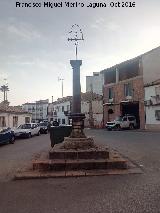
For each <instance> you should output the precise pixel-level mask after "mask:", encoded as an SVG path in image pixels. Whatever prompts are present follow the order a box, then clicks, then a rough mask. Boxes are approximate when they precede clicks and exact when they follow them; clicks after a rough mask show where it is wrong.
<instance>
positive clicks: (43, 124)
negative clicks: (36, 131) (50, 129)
mask: <svg viewBox="0 0 160 213" xmlns="http://www.w3.org/2000/svg"><path fill="white" fill-rule="evenodd" d="M39 125H40V126H47V125H48V124H47V122H45V123H40V124H39Z"/></svg>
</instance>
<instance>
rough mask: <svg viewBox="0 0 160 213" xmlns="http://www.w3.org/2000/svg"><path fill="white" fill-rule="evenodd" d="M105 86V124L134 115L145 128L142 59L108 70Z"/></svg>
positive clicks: (139, 125)
mask: <svg viewBox="0 0 160 213" xmlns="http://www.w3.org/2000/svg"><path fill="white" fill-rule="evenodd" d="M104 72H105V84H104V123H106V122H107V121H112V120H114V119H115V117H117V116H120V115H122V116H124V115H126V114H132V115H134V116H135V117H136V120H137V124H138V127H140V128H142V129H143V128H144V125H145V116H144V89H143V75H142V63H141V60H140V58H136V59H134V60H130V61H127V62H124V63H121V64H119V65H116V66H114V67H111V68H109V69H107V70H106V71H104Z"/></svg>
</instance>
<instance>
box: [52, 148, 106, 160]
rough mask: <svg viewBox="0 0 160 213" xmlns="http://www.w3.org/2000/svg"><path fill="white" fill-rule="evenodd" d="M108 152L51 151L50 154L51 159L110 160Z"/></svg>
mask: <svg viewBox="0 0 160 213" xmlns="http://www.w3.org/2000/svg"><path fill="white" fill-rule="evenodd" d="M108 158H109V151H108V150H105V149H104V150H83V151H75V150H73V151H65V150H64V151H62V150H60V151H59V150H51V151H50V152H49V159H66V160H67V159H72V160H76V159H108Z"/></svg>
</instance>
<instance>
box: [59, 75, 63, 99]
mask: <svg viewBox="0 0 160 213" xmlns="http://www.w3.org/2000/svg"><path fill="white" fill-rule="evenodd" d="M58 81H61V82H62V98H63V81H64V78H59V77H58Z"/></svg>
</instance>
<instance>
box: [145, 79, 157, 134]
mask: <svg viewBox="0 0 160 213" xmlns="http://www.w3.org/2000/svg"><path fill="white" fill-rule="evenodd" d="M144 88H145V111H146V129H155V130H160V79H159V80H157V81H154V82H152V83H150V84H146V85H145V86H144Z"/></svg>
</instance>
